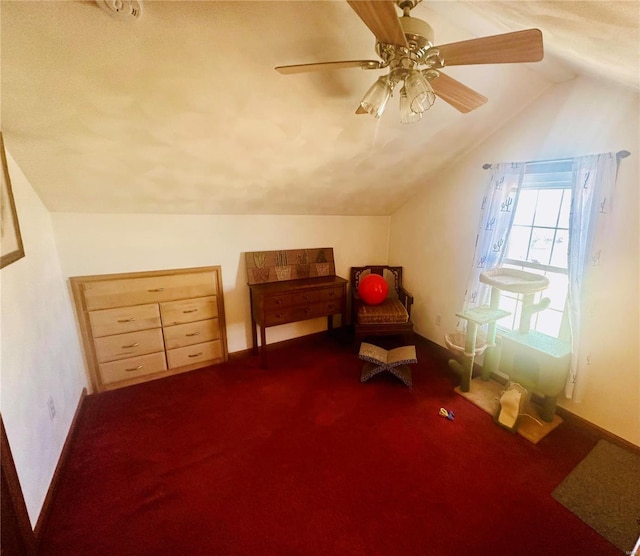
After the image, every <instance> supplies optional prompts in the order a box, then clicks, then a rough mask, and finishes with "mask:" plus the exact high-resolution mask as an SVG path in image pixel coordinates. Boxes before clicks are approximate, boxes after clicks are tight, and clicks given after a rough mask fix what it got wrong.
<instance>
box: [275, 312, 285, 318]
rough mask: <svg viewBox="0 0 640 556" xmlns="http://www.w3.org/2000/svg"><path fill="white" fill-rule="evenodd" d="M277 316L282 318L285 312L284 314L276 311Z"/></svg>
mask: <svg viewBox="0 0 640 556" xmlns="http://www.w3.org/2000/svg"><path fill="white" fill-rule="evenodd" d="M275 317H276V318H277V319H281V318H282V317H283V314H282V313H276V314H275Z"/></svg>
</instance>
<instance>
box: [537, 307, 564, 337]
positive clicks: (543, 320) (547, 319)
mask: <svg viewBox="0 0 640 556" xmlns="http://www.w3.org/2000/svg"><path fill="white" fill-rule="evenodd" d="M561 323H562V313H561V312H559V311H552V310H551V309H546V310H545V311H540V313H538V323H537V326H536V330H537V331H538V332H542V333H543V334H548V335H549V336H553V337H554V338H557V337H558V334H559V333H560V324H561Z"/></svg>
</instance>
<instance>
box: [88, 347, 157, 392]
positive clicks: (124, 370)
mask: <svg viewBox="0 0 640 556" xmlns="http://www.w3.org/2000/svg"><path fill="white" fill-rule="evenodd" d="M99 368H100V376H101V377H102V382H103V383H104V384H111V383H113V382H121V381H123V380H128V379H131V378H136V377H139V376H146V375H152V374H155V373H160V372H162V371H166V370H167V361H166V359H165V356H164V351H163V352H160V353H152V354H150V355H141V356H140V357H132V358H130V359H122V360H120V361H112V362H111V363H103V364H102V365H100V366H99Z"/></svg>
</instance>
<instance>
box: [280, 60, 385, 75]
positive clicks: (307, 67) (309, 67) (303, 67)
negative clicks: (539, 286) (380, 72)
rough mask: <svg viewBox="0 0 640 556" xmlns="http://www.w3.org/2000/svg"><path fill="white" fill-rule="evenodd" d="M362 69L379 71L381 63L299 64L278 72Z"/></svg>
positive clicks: (281, 68)
mask: <svg viewBox="0 0 640 556" xmlns="http://www.w3.org/2000/svg"><path fill="white" fill-rule="evenodd" d="M346 68H362V69H379V68H380V62H378V61H376V60H345V61H344V62H319V63H316V64H297V65H294V66H278V67H277V68H275V69H276V71H278V72H280V73H283V74H290V73H305V72H308V71H326V70H334V69H346Z"/></svg>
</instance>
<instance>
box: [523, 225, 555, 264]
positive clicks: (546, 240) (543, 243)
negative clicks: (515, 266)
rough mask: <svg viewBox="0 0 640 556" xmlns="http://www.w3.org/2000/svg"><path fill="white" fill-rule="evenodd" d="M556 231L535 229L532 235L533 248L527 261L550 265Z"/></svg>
mask: <svg viewBox="0 0 640 556" xmlns="http://www.w3.org/2000/svg"><path fill="white" fill-rule="evenodd" d="M553 234H554V230H546V229H544V228H533V231H532V233H531V247H530V249H529V257H528V258H527V260H528V261H529V262H532V263H538V264H546V265H548V264H549V261H550V259H551V247H552V246H553Z"/></svg>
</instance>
